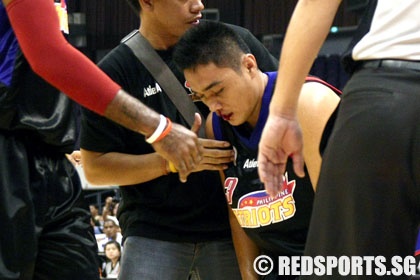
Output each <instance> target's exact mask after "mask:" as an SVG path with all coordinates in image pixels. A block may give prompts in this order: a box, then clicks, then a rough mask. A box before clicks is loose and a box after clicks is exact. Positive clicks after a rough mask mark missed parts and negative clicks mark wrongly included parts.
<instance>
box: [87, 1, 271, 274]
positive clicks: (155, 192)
mask: <svg viewBox="0 0 420 280" xmlns="http://www.w3.org/2000/svg"><path fill="white" fill-rule="evenodd" d="M132 4H133V5H135V6H137V8H138V9H139V8H140V5H141V12H140V17H141V26H140V29H139V31H140V33H141V34H142V35H143V36H144V37H145V38H146V40H148V41H149V43H150V44H151V45H152V46H153V48H154V49H155V50H157V52H158V54H159V55H160V57H161V58H162V59H163V61H164V62H165V63H166V64H167V65H168V66H169V68H170V69H171V70H172V72H173V73H174V74H175V75H176V77H177V78H178V80H179V81H180V82H181V83H184V81H185V79H184V77H183V75H182V73H181V72H180V71H179V70H178V69H177V68H176V67H175V65H174V63H173V61H172V48H173V46H174V45H175V44H176V43H177V41H178V39H179V37H180V36H181V35H182V34H183V33H184V32H185V31H186V30H187V29H189V28H191V27H193V26H194V25H197V24H199V21H200V17H201V13H200V12H201V10H202V9H203V8H204V7H203V5H202V3H201V1H186V3H183V4H181V3H180V1H171V0H164V1H158V2H149V1H139V2H137V1H132ZM233 28H234V29H235V30H236V31H237V32H238V33H240V34H241V36H242V37H243V38H244V39H245V41H246V42H247V43H248V44H249V45H250V48H251V49H252V50H253V52H254V53H255V54H256V56H257V59H258V60H259V62H260V65H261V67H262V68H263V69H264V70H266V71H270V70H275V69H277V66H278V64H277V60H276V59H275V58H274V57H272V56H271V55H270V54H269V52H268V51H267V50H266V49H265V48H264V47H263V46H262V44H261V43H260V42H259V41H258V40H257V39H256V38H255V37H254V36H253V35H252V34H251V33H250V32H249V31H248V30H245V29H243V28H240V27H237V26H236V27H234V26H233ZM99 66H100V67H101V69H102V70H104V71H105V72H106V73H107V74H108V75H109V76H110V77H111V78H112V79H113V80H114V81H116V82H117V83H118V84H120V85H122V86H123V88H124V89H125V90H127V91H128V92H130V93H131V94H132V95H133V96H134V97H135V98H137V99H139V100H141V101H142V102H144V104H146V105H147V106H150V107H151V108H153V109H155V110H156V111H157V112H159V113H161V114H163V115H165V116H167V117H169V118H170V119H171V120H172V121H173V122H176V123H179V124H183V125H185V126H187V127H188V124H187V122H186V121H185V120H184V119H183V118H182V116H181V114H180V112H179V111H178V110H177V108H176V107H175V106H174V105H173V103H172V102H171V100H170V99H169V98H168V96H167V95H166V94H165V92H164V90H163V89H162V88H161V86H160V85H159V84H158V83H157V82H156V79H155V78H154V77H153V76H152V75H151V74H150V73H149V72H148V71H147V70H146V68H145V67H144V65H143V64H142V63H140V62H139V61H138V59H137V58H136V56H135V55H134V54H133V52H132V51H131V50H130V49H129V47H128V46H126V45H125V44H120V45H119V46H117V47H116V48H115V49H114V50H112V51H111V52H110V53H109V54H108V55H107V56H106V57H105V58H104V59H103V60H102V61H101V62H100V64H99ZM187 93H188V90H187V89H186V90H185V92H180V93H179V94H187ZM197 105H198V107H199V109H200V111H201V113H202V115H204V116H206V115H207V113H208V110H207V109H206V107H205V106H204V105H202V104H197ZM202 143H203V146H204V151H203V156H204V157H203V161H202V162H201V163H200V165H199V166H197V168H196V171H197V172H194V173H192V174H191V175H189V177H188V181H187V182H186V183H181V182H180V181H179V179H178V176H177V175H176V174H175V173H172V172H171V171H174V169H173V168H172V167H171V166H170V165H169V163H168V162H167V161H166V160H164V159H163V158H162V157H161V156H159V155H158V154H157V153H155V152H154V150H153V148H152V146H150V145H149V144H148V143H146V142H145V140H144V138H143V137H139V136H138V135H136V134H134V133H132V132H131V131H129V130H127V129H125V128H123V127H121V126H119V125H116V124H115V123H113V122H110V121H108V120H106V119H104V118H102V117H100V116H99V115H97V114H95V113H93V112H90V111H84V112H83V118H82V139H81V148H82V159H83V164H84V171H85V173H86V177H87V179H88V180H89V181H91V182H92V183H94V184H112V185H119V186H120V189H121V196H122V199H121V203H120V208H119V211H118V215H117V216H118V220H119V222H120V226H121V230H122V234H123V236H124V239H125V243H124V254H123V258H122V262H121V264H122V268H121V274H120V277H121V278H122V279H188V278H189V277H196V276H197V275H199V276H200V277H205V278H206V279H240V274H239V270H238V266H237V261H236V256H235V252H234V249H233V245H232V240H231V233H230V227H229V221H228V212H227V207H226V201H225V198H224V194H223V188H222V185H221V182H220V178H219V173H218V172H217V171H215V170H221V169H223V168H225V167H226V165H227V163H228V162H230V161H231V160H232V158H233V152H232V150H230V149H227V150H226V149H224V150H222V148H226V147H228V146H229V145H228V144H227V143H226V142H222V141H213V140H206V141H203V140H202ZM206 169H207V170H213V171H204V170H206ZM193 279H194V278H193Z"/></svg>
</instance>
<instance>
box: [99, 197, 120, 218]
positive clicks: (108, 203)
mask: <svg viewBox="0 0 420 280" xmlns="http://www.w3.org/2000/svg"><path fill="white" fill-rule="evenodd" d="M117 203H118V200H117V199H115V198H113V197H112V196H108V197H107V198H106V199H105V205H104V207H103V208H102V219H103V220H104V221H105V220H107V219H108V217H109V216H115V213H114V209H115V205H116V204H117ZM115 217H116V216H115Z"/></svg>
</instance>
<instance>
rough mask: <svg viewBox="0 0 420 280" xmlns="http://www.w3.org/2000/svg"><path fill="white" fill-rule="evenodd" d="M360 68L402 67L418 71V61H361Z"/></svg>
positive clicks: (419, 67)
mask: <svg viewBox="0 0 420 280" xmlns="http://www.w3.org/2000/svg"><path fill="white" fill-rule="evenodd" d="M361 66H362V68H404V69H410V70H414V71H420V61H414V60H393V59H379V60H366V61H364V62H362V65H361Z"/></svg>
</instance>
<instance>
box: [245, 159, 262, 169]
mask: <svg viewBox="0 0 420 280" xmlns="http://www.w3.org/2000/svg"><path fill="white" fill-rule="evenodd" d="M257 167H258V161H257V160H256V159H255V158H253V159H249V158H247V159H246V161H245V163H244V166H243V168H244V169H246V168H257Z"/></svg>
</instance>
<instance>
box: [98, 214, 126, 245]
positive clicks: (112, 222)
mask: <svg viewBox="0 0 420 280" xmlns="http://www.w3.org/2000/svg"><path fill="white" fill-rule="evenodd" d="M103 233H104V234H105V237H104V239H102V240H98V251H99V252H104V247H105V245H106V243H108V242H109V241H116V242H118V243H119V244H120V245H122V238H123V237H122V235H121V230H120V225H119V223H118V220H117V219H116V218H115V217H113V218H110V217H109V218H108V219H106V220H105V221H104V227H103Z"/></svg>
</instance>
